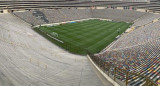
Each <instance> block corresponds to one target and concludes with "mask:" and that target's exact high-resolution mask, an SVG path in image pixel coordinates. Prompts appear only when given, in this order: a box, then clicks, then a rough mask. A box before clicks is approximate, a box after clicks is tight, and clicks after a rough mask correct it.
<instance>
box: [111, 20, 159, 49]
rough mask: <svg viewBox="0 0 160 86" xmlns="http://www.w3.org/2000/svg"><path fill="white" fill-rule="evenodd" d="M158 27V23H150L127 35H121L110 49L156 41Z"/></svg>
mask: <svg viewBox="0 0 160 86" xmlns="http://www.w3.org/2000/svg"><path fill="white" fill-rule="evenodd" d="M159 25H160V22H155V23H151V24H149V25H146V26H144V27H143V26H142V27H139V28H137V29H136V30H134V31H133V32H131V33H129V34H125V35H122V36H121V38H119V39H118V40H117V42H116V43H115V44H114V45H113V46H112V47H110V49H118V48H126V47H131V46H135V45H139V44H143V43H145V42H148V41H150V40H153V39H156V38H158V37H159V36H160V34H159V31H160V30H159Z"/></svg>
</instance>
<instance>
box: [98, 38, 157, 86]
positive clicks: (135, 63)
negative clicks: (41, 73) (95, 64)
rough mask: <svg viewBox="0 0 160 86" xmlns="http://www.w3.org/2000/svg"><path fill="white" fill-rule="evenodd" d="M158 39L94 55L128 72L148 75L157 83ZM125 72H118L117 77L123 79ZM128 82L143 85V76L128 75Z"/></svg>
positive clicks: (134, 85)
mask: <svg viewBox="0 0 160 86" xmlns="http://www.w3.org/2000/svg"><path fill="white" fill-rule="evenodd" d="M159 45H160V39H154V40H152V41H150V42H147V43H145V44H142V45H138V46H134V47H131V48H124V49H119V50H111V51H106V52H105V53H103V54H98V55H96V56H97V57H98V58H101V59H103V60H104V61H105V62H109V63H111V64H112V65H116V66H117V67H119V68H121V69H127V71H129V72H133V73H138V74H141V75H144V76H148V77H150V79H151V80H153V81H155V82H157V83H158V80H159V79H160V75H159V74H160V60H159V59H160V54H159V52H160V46H159ZM124 75H125V74H119V76H117V78H118V79H120V80H122V81H124V79H125V76H124ZM129 77H130V78H129V84H130V85H133V86H139V85H140V84H141V85H144V78H138V77H136V76H129Z"/></svg>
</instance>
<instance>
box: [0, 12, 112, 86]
mask: <svg viewBox="0 0 160 86" xmlns="http://www.w3.org/2000/svg"><path fill="white" fill-rule="evenodd" d="M0 86H104V84H103V83H102V81H101V79H99V77H98V76H97V74H96V72H95V71H94V70H93V68H92V67H91V65H90V63H89V62H88V59H87V57H85V56H78V55H73V54H70V53H68V52H67V51H64V50H63V49H61V48H59V47H57V46H56V45H54V44H53V43H50V42H49V41H48V40H46V39H45V38H43V37H42V36H40V35H39V34H37V33H36V32H34V31H33V30H32V29H31V27H30V26H29V25H28V24H26V23H24V22H23V21H21V20H19V19H18V18H16V17H14V16H13V15H11V14H0ZM108 86H109V85H108Z"/></svg>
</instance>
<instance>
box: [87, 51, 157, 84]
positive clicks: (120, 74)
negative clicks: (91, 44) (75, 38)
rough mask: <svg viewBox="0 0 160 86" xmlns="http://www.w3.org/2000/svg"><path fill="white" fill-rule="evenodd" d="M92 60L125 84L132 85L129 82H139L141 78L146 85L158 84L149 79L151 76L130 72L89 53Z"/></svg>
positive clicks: (109, 74) (106, 72)
mask: <svg viewBox="0 0 160 86" xmlns="http://www.w3.org/2000/svg"><path fill="white" fill-rule="evenodd" d="M88 55H89V56H90V58H91V59H92V61H93V62H94V63H95V64H96V65H97V66H98V67H99V68H100V69H101V70H102V71H103V72H104V73H105V74H107V75H108V76H113V79H114V81H116V79H117V80H121V81H123V82H124V83H125V86H127V85H130V84H128V83H129V82H131V81H132V83H134V82H133V81H135V82H138V80H139V79H140V80H141V81H142V83H143V84H144V86H158V85H157V84H156V83H155V82H154V81H152V80H151V79H149V77H147V76H145V75H142V74H140V73H139V74H138V73H133V72H128V71H127V70H126V69H121V68H119V67H116V66H114V65H113V64H111V63H109V62H105V60H103V59H100V58H98V57H96V56H94V55H92V54H90V53H88Z"/></svg>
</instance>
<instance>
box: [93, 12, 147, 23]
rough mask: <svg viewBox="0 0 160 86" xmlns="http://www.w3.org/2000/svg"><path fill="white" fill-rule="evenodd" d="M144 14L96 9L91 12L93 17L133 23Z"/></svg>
mask: <svg viewBox="0 0 160 86" xmlns="http://www.w3.org/2000/svg"><path fill="white" fill-rule="evenodd" d="M144 14H145V13H144V12H137V11H132V10H117V9H97V10H93V17H95V18H105V19H112V20H115V21H127V22H133V21H134V20H136V19H138V18H139V17H140V16H142V15H144Z"/></svg>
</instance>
